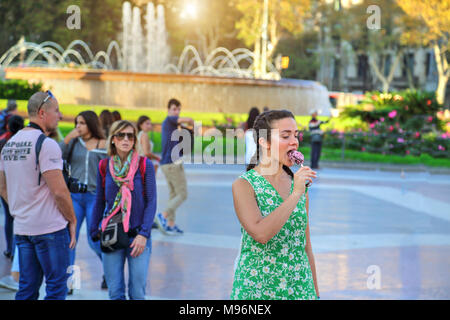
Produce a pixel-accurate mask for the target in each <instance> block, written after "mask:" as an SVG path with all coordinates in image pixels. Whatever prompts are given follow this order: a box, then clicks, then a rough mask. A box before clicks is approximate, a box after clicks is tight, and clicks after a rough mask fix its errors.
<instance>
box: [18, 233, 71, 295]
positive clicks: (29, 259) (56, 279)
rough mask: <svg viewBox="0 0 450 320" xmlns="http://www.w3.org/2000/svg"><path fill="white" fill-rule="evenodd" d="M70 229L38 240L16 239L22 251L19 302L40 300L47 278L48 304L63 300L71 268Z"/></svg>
mask: <svg viewBox="0 0 450 320" xmlns="http://www.w3.org/2000/svg"><path fill="white" fill-rule="evenodd" d="M69 244H70V235H69V229H67V228H64V229H62V230H60V231H56V232H53V233H48V234H42V235H38V236H21V235H16V245H17V247H18V248H19V268H20V278H19V291H18V292H17V294H16V300H37V299H38V298H39V288H40V287H41V284H42V281H43V278H44V277H45V284H46V296H45V300H64V299H65V298H66V295H67V279H68V276H69V275H68V273H67V268H68V267H69V250H70V249H69Z"/></svg>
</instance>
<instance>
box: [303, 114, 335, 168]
mask: <svg viewBox="0 0 450 320" xmlns="http://www.w3.org/2000/svg"><path fill="white" fill-rule="evenodd" d="M317 115H318V111H317V110H313V111H312V113H311V120H310V121H309V124H308V128H309V132H310V133H311V169H319V159H320V153H321V152H322V141H323V131H322V130H321V129H320V126H321V125H322V124H325V123H328V122H329V121H330V120H327V121H321V120H319V119H317Z"/></svg>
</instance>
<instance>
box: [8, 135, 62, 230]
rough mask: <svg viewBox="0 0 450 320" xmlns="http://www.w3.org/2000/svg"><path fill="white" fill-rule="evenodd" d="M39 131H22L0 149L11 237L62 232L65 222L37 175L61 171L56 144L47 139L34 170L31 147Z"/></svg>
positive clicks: (33, 157)
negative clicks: (11, 229) (11, 220)
mask: <svg viewBox="0 0 450 320" xmlns="http://www.w3.org/2000/svg"><path fill="white" fill-rule="evenodd" d="M41 133H42V132H41V131H40V130H36V129H23V130H20V131H19V132H18V133H17V134H16V135H14V136H13V137H12V138H11V139H10V140H9V141H8V142H7V143H6V144H5V146H4V147H3V149H2V153H1V159H0V171H4V172H5V176H6V187H7V191H8V204H9V210H10V212H11V215H12V216H13V218H14V234H17V235H26V236H36V235H41V234H47V233H52V232H56V231H59V230H61V229H64V228H65V227H66V226H67V223H68V222H67V220H66V219H65V218H64V216H63V215H62V214H61V212H60V211H59V210H58V208H57V206H56V202H55V200H54V198H53V196H52V194H51V193H50V189H49V188H48V186H47V184H46V183H45V180H44V179H42V178H41V181H40V184H39V185H38V179H39V172H41V173H45V172H47V171H50V170H62V166H63V162H62V157H61V149H60V147H59V145H58V144H57V142H56V141H54V140H53V139H50V138H47V139H45V140H44V143H43V144H42V149H41V152H40V154H39V166H38V167H36V152H35V145H36V141H37V139H38V137H39V135H40V134H41Z"/></svg>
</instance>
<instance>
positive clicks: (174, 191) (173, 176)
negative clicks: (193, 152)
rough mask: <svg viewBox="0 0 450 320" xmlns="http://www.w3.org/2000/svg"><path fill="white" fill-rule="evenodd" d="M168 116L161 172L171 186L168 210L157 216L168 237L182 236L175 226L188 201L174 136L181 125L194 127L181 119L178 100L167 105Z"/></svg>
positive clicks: (164, 123) (181, 164)
mask: <svg viewBox="0 0 450 320" xmlns="http://www.w3.org/2000/svg"><path fill="white" fill-rule="evenodd" d="M167 108H168V115H167V117H166V119H165V120H164V121H163V123H162V129H161V130H162V134H161V135H162V137H161V141H162V155H161V162H160V163H161V170H162V172H163V173H164V176H165V177H166V181H167V185H168V186H169V192H170V195H169V201H168V203H167V206H166V209H165V210H164V211H163V212H162V213H158V214H157V215H156V220H155V221H156V223H157V225H158V228H159V229H160V230H161V231H162V232H163V233H165V234H168V235H182V234H183V230H181V229H180V228H179V227H178V226H177V225H176V224H175V217H176V210H177V208H178V207H179V206H180V205H181V204H182V203H183V202H184V201H185V200H186V199H187V183H186V175H185V173H184V167H183V161H182V159H181V155H180V154H172V151H173V149H174V148H175V146H176V145H177V144H178V141H173V140H172V139H171V138H172V134H173V133H174V131H175V130H177V129H178V126H179V125H181V124H185V123H187V124H190V125H192V126H193V125H194V120H193V119H192V118H182V117H180V112H181V103H180V102H179V101H178V100H176V99H171V100H169V103H168V105H167Z"/></svg>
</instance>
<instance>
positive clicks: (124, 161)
mask: <svg viewBox="0 0 450 320" xmlns="http://www.w3.org/2000/svg"><path fill="white" fill-rule="evenodd" d="M136 140H137V139H136V128H135V127H134V125H133V124H132V123H131V122H129V121H125V120H120V121H117V122H115V123H114V124H113V125H112V127H111V129H110V136H109V137H108V140H107V151H108V155H109V156H110V158H108V159H105V160H102V161H107V163H104V162H103V163H102V162H100V164H99V173H98V174H97V198H96V204H95V207H94V211H93V217H92V223H91V225H90V235H91V237H92V239H93V240H94V241H98V240H100V237H101V235H102V232H105V230H106V228H107V226H108V223H109V222H110V221H111V219H113V218H115V219H117V218H119V221H121V223H120V224H118V227H119V228H123V231H124V232H125V233H126V235H127V236H128V238H129V240H128V246H127V247H126V248H123V249H117V250H114V251H112V252H108V253H105V252H103V253H102V262H103V269H104V273H105V278H106V283H107V285H108V292H109V297H110V299H111V300H125V299H126V296H125V274H124V273H125V272H124V270H125V260H127V261H128V271H129V277H128V279H129V280H128V281H129V282H128V296H129V298H130V299H131V300H144V299H145V287H146V282H147V271H148V267H149V263H150V254H151V248H152V247H151V229H152V223H153V218H154V216H155V212H156V181H155V170H154V168H153V164H152V162H151V161H150V160H149V159H147V158H141V157H140V156H139V154H138V153H137V151H136ZM105 164H106V165H105ZM102 167H104V168H105V171H104V172H103V171H102ZM121 231H122V230H121Z"/></svg>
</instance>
